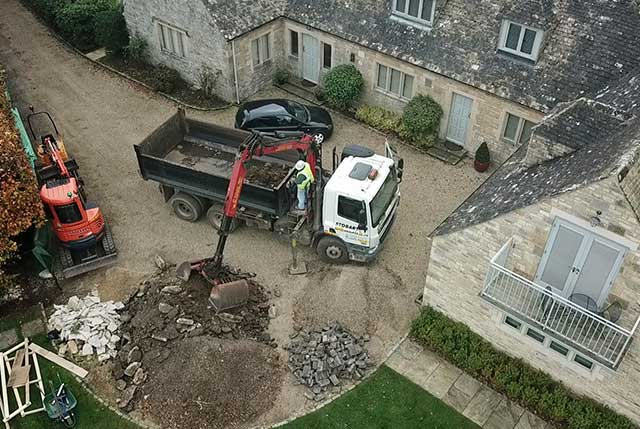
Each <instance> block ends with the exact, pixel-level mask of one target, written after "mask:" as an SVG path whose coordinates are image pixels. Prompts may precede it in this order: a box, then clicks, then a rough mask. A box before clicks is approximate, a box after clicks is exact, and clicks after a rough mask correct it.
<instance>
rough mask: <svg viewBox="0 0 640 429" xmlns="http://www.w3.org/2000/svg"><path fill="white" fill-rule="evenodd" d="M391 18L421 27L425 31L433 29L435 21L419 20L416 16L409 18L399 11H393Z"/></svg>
mask: <svg viewBox="0 0 640 429" xmlns="http://www.w3.org/2000/svg"><path fill="white" fill-rule="evenodd" d="M391 19H392V20H394V21H397V22H400V23H402V24H406V25H410V26H412V27H416V28H419V29H420V30H424V31H431V29H432V25H433V23H431V22H429V21H422V20H417V19H414V18H408V17H407V16H405V15H400V14H398V13H395V12H392V14H391Z"/></svg>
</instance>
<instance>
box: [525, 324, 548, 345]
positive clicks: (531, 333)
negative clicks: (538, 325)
mask: <svg viewBox="0 0 640 429" xmlns="http://www.w3.org/2000/svg"><path fill="white" fill-rule="evenodd" d="M527 336H528V337H531V338H533V339H534V340H536V341H537V342H539V343H542V342H544V335H542V334H541V333H540V332H538V331H534V330H533V329H531V328H528V329H527Z"/></svg>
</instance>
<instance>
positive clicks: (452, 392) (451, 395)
mask: <svg viewBox="0 0 640 429" xmlns="http://www.w3.org/2000/svg"><path fill="white" fill-rule="evenodd" d="M471 398H472V396H471V395H467V394H466V393H464V392H463V391H462V390H460V389H458V388H457V387H456V386H455V384H454V385H453V386H451V389H449V391H448V392H447V394H446V395H444V397H443V398H442V401H443V402H444V403H445V404H447V405H449V406H451V407H453V408H454V409H455V410H456V411H458V412H459V413H462V412H463V411H464V409H465V408H467V405H469V402H471Z"/></svg>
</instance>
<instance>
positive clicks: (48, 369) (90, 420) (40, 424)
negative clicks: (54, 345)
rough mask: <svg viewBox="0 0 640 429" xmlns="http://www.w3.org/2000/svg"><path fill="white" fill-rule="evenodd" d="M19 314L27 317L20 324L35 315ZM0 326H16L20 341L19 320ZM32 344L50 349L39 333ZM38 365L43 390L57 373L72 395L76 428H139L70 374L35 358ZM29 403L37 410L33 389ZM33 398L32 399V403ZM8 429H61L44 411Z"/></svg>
mask: <svg viewBox="0 0 640 429" xmlns="http://www.w3.org/2000/svg"><path fill="white" fill-rule="evenodd" d="M22 314H23V315H28V316H27V318H25V320H24V322H27V321H29V320H33V318H34V317H32V316H33V315H36V316H35V317H37V312H24V313H22ZM0 325H2V326H3V327H4V328H6V327H18V334H19V336H20V340H22V336H21V332H20V329H19V326H20V323H19V321H16V320H15V319H14V320H9V319H3V320H0ZM30 340H31V341H32V342H35V343H37V344H39V345H41V346H42V347H46V348H48V349H51V346H50V345H49V341H48V339H47V337H46V335H44V334H41V335H38V336H36V337H34V338H30ZM38 364H39V365H40V371H41V373H42V380H43V384H44V388H45V391H50V386H49V383H48V380H53V381H54V384H55V385H57V383H58V381H57V380H58V374H60V379H61V380H62V382H63V383H65V384H66V385H67V386H68V387H69V388H70V389H71V391H72V392H73V394H74V396H75V397H76V398H77V400H78V406H77V408H76V416H77V420H78V424H77V425H76V426H75V427H76V428H77V429H115V428H118V429H138V428H139V426H137V425H134V424H132V423H131V422H129V421H128V420H125V419H123V418H121V417H120V416H119V415H118V414H116V413H114V412H113V411H111V410H110V409H108V408H107V407H105V406H104V405H102V404H101V403H100V402H99V401H97V400H96V399H95V398H94V397H93V395H92V394H91V393H90V392H89V391H88V390H87V389H85V387H84V386H83V385H82V384H80V383H78V382H77V381H76V379H75V378H74V377H73V375H72V374H71V373H69V372H67V371H66V370H64V369H63V368H61V367H59V366H57V365H55V364H53V363H51V362H49V361H48V360H46V359H44V358H42V357H39V358H38ZM31 376H32V378H33V377H35V371H34V370H33V369H32V375H31ZM30 395H31V401H32V403H33V405H32V408H36V407H38V408H39V407H41V406H42V401H41V400H40V394H39V392H38V390H37V388H36V387H35V386H32V387H31V392H30ZM9 398H10V400H11V409H12V410H13V409H15V400H14V399H13V392H12V393H11V394H10V395H9ZM34 398H35V400H34ZM10 424H11V428H12V429H43V428H47V429H49V428H51V429H56V428H64V425H62V424H61V423H55V422H54V421H53V420H50V419H49V418H48V417H47V414H46V413H45V412H41V413H37V414H33V415H30V416H26V417H15V418H14V419H12V420H11V422H10Z"/></svg>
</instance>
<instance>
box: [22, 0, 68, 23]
mask: <svg viewBox="0 0 640 429" xmlns="http://www.w3.org/2000/svg"><path fill="white" fill-rule="evenodd" d="M67 3H69V0H27V4H28V5H29V6H30V7H31V8H32V9H33V11H34V12H35V13H36V15H38V16H39V17H40V18H42V19H43V20H44V21H45V22H46V23H47V24H50V25H55V20H56V15H57V13H58V11H59V10H60V9H61V8H62V7H63V6H64V5H66V4H67Z"/></svg>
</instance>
